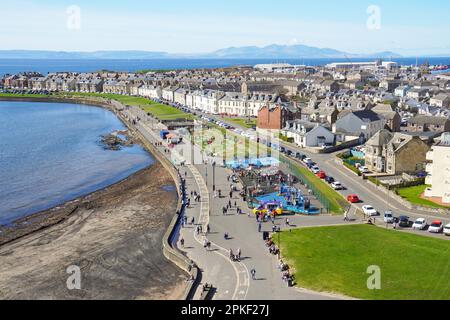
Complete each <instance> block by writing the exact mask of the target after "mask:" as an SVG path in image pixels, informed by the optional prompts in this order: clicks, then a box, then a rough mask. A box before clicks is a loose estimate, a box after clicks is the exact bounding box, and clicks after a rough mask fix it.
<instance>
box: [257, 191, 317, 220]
mask: <svg viewBox="0 0 450 320" xmlns="http://www.w3.org/2000/svg"><path fill="white" fill-rule="evenodd" d="M253 203H254V206H255V208H254V211H253V212H254V213H255V214H261V213H262V214H265V213H266V214H270V213H275V214H276V215H282V214H305V215H317V214H320V209H319V208H316V207H314V206H312V205H311V200H310V198H309V196H305V195H304V194H303V193H302V191H301V190H299V189H297V188H295V187H289V186H286V185H282V186H281V187H280V190H279V191H278V192H273V193H269V194H265V195H262V196H259V197H256V198H255V200H254V201H253Z"/></svg>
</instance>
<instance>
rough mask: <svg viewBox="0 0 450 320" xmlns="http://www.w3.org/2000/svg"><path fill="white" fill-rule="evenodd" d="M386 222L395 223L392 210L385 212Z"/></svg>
mask: <svg viewBox="0 0 450 320" xmlns="http://www.w3.org/2000/svg"><path fill="white" fill-rule="evenodd" d="M384 222H385V223H394V222H395V218H394V214H393V213H392V211H386V212H385V213H384Z"/></svg>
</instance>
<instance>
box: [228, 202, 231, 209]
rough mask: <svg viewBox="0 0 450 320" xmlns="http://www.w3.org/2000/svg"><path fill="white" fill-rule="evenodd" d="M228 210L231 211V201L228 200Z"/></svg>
mask: <svg viewBox="0 0 450 320" xmlns="http://www.w3.org/2000/svg"><path fill="white" fill-rule="evenodd" d="M228 208H230V209H231V200H228Z"/></svg>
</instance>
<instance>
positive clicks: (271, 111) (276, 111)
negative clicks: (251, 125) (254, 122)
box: [258, 103, 300, 130]
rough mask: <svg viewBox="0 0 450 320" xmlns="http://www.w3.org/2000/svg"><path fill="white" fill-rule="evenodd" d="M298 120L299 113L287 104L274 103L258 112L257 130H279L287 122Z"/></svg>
mask: <svg viewBox="0 0 450 320" xmlns="http://www.w3.org/2000/svg"><path fill="white" fill-rule="evenodd" d="M297 118H300V111H299V110H298V109H297V108H296V107H295V106H293V105H291V104H287V103H274V104H270V105H267V106H264V107H262V108H261V109H260V110H259V112H258V129H264V130H281V129H282V128H284V125H285V124H286V122H288V121H292V120H295V119H297Z"/></svg>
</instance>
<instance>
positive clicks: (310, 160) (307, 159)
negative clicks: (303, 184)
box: [303, 158, 312, 164]
mask: <svg viewBox="0 0 450 320" xmlns="http://www.w3.org/2000/svg"><path fill="white" fill-rule="evenodd" d="M303 162H304V163H306V164H308V163H311V162H312V159H311V158H305V159H303Z"/></svg>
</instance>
